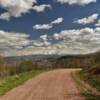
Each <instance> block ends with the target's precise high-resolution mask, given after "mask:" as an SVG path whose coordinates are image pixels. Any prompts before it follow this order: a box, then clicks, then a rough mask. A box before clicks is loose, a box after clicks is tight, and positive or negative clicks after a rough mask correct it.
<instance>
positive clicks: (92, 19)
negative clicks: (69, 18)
mask: <svg viewBox="0 0 100 100" xmlns="http://www.w3.org/2000/svg"><path fill="white" fill-rule="evenodd" d="M98 15H99V14H97V13H95V14H92V15H91V16H88V17H84V18H82V19H77V20H74V23H77V24H82V25H86V24H90V23H94V22H95V21H96V20H97V19H98Z"/></svg>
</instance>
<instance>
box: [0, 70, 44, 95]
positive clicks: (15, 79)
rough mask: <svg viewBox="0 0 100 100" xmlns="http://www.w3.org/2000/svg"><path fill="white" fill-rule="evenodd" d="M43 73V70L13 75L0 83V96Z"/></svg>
mask: <svg viewBox="0 0 100 100" xmlns="http://www.w3.org/2000/svg"><path fill="white" fill-rule="evenodd" d="M42 72H45V71H44V70H32V71H30V72H23V73H20V74H18V75H14V76H11V77H8V78H6V79H5V80H3V81H1V82H0V95H4V94H5V93H6V92H7V91H9V90H11V89H12V88H14V87H16V86H18V85H21V84H23V83H24V82H25V81H27V80H28V79H31V78H32V77H34V76H36V75H38V74H40V73H42Z"/></svg>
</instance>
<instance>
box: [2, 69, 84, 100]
mask: <svg viewBox="0 0 100 100" xmlns="http://www.w3.org/2000/svg"><path fill="white" fill-rule="evenodd" d="M75 71H77V69H61V70H54V71H49V72H46V73H42V74H40V75H38V76H36V77H34V78H33V79H31V80H29V81H27V82H25V83H24V84H23V85H20V86H18V87H16V88H14V89H12V90H11V91H9V92H8V93H6V94H5V95H4V96H2V97H0V100H84V97H82V95H81V93H80V90H79V88H78V86H77V84H76V83H75V81H74V79H73V78H72V73H74V72H75Z"/></svg>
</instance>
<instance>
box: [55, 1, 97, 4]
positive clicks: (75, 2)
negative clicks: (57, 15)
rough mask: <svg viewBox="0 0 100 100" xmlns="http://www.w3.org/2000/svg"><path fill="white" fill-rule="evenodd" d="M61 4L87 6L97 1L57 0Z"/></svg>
mask: <svg viewBox="0 0 100 100" xmlns="http://www.w3.org/2000/svg"><path fill="white" fill-rule="evenodd" d="M57 1H58V2H60V3H62V4H63V3H67V4H69V5H73V4H78V5H87V4H90V3H95V2H96V1H97V0H57Z"/></svg>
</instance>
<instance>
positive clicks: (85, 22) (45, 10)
mask: <svg viewBox="0 0 100 100" xmlns="http://www.w3.org/2000/svg"><path fill="white" fill-rule="evenodd" d="M99 14H100V0H80V1H79V0H37V1H36V0H18V2H15V0H9V1H8V0H1V1H0V40H1V41H0V50H1V52H3V53H4V55H5V56H16V55H30V54H78V53H81V54H84V53H89V52H94V51H97V50H99V48H100V46H99V45H100V43H99V42H100V35H99V34H100V15H99ZM93 33H94V34H93ZM82 34H83V35H82ZM18 39H19V42H20V43H18ZM12 42H13V44H12ZM61 51H62V52H61ZM44 52H45V53H44Z"/></svg>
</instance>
